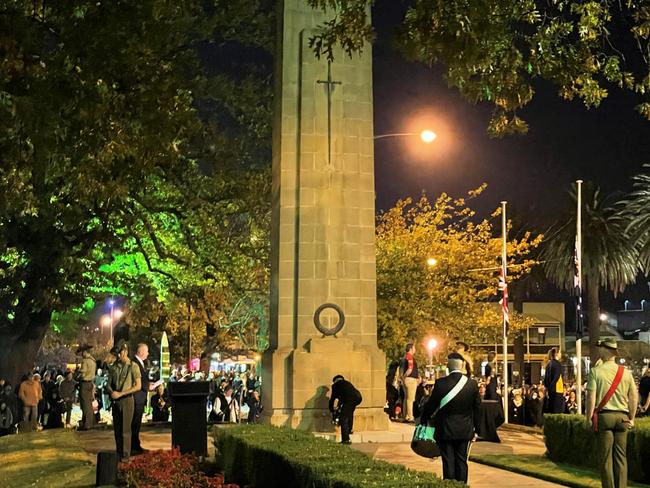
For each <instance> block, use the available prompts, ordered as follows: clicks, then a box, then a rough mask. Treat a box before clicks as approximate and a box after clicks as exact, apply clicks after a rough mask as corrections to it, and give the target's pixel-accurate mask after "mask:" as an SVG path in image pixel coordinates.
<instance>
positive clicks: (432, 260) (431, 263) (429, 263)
mask: <svg viewBox="0 0 650 488" xmlns="http://www.w3.org/2000/svg"><path fill="white" fill-rule="evenodd" d="M436 264H438V260H437V259H436V258H428V259H427V266H435V265H436Z"/></svg>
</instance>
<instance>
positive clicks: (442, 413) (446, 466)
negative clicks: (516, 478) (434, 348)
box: [420, 352, 481, 483]
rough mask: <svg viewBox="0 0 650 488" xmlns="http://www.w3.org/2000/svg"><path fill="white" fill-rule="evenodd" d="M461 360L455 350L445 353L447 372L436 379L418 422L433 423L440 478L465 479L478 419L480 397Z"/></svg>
mask: <svg viewBox="0 0 650 488" xmlns="http://www.w3.org/2000/svg"><path fill="white" fill-rule="evenodd" d="M464 364H465V359H464V358H463V356H461V355H460V354H458V353H456V352H452V353H451V354H449V356H448V357H447V369H448V370H449V374H448V375H447V376H445V377H444V378H440V379H438V380H436V383H435V385H434V386H433V391H432V392H431V396H430V397H429V399H428V400H427V402H426V403H425V404H424V407H423V409H422V415H421V416H420V423H421V424H425V423H428V424H429V425H433V427H435V434H434V439H435V441H436V444H438V447H439V448H440V454H441V456H442V472H443V478H444V479H453V480H458V481H462V482H464V483H467V457H468V454H469V445H470V442H471V441H472V440H473V439H474V437H475V432H476V428H477V426H478V422H479V408H480V406H481V397H480V395H479V391H478V384H477V383H476V381H475V380H472V379H469V378H468V377H467V376H465V375H464V374H463V366H464Z"/></svg>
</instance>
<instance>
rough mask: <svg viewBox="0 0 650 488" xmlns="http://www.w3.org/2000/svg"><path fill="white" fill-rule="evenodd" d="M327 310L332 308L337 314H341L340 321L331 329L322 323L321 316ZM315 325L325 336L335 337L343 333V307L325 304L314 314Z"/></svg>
mask: <svg viewBox="0 0 650 488" xmlns="http://www.w3.org/2000/svg"><path fill="white" fill-rule="evenodd" d="M326 308H331V309H332V310H334V311H335V312H336V313H338V314H339V321H338V322H337V323H336V325H335V326H334V327H332V328H331V329H330V328H328V327H325V326H324V325H323V324H322V323H321V321H320V314H321V313H322V312H323V310H325V309H326ZM314 325H315V326H316V328H317V329H318V331H319V332H321V333H322V334H323V335H325V336H334V335H336V334H338V333H339V332H340V331H341V329H342V328H343V326H344V325H345V314H344V313H343V309H342V308H341V307H339V306H338V305H337V304H336V303H323V304H322V305H321V306H320V307H318V308H317V309H316V311H315V312H314Z"/></svg>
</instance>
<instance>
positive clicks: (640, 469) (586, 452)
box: [544, 414, 650, 483]
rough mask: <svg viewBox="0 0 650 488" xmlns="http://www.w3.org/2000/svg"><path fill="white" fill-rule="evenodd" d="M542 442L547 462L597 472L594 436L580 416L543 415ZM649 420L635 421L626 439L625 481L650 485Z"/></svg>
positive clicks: (597, 464) (596, 452)
mask: <svg viewBox="0 0 650 488" xmlns="http://www.w3.org/2000/svg"><path fill="white" fill-rule="evenodd" d="M544 438H545V442H546V449H547V456H548V458H549V459H550V460H552V461H555V462H559V463H567V464H573V465H576V466H585V467H588V468H591V469H593V470H595V471H597V470H598V469H599V466H600V462H599V460H598V459H597V455H598V451H597V449H596V435H595V434H594V433H593V432H592V431H591V429H590V428H589V426H588V424H587V421H586V420H585V417H584V416H582V415H564V414H562V415H545V416H544ZM648 453H650V418H648V417H646V418H641V419H637V420H636V426H635V428H634V429H633V430H631V431H630V432H629V434H628V436H627V462H628V476H629V479H631V480H634V481H638V482H641V483H650V455H649V454H648Z"/></svg>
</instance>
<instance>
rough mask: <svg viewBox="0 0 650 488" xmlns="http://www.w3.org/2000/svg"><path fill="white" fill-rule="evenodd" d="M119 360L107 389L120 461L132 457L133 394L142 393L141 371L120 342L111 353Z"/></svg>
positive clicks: (113, 368)
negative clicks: (111, 403)
mask: <svg viewBox="0 0 650 488" xmlns="http://www.w3.org/2000/svg"><path fill="white" fill-rule="evenodd" d="M111 353H112V354H114V355H115V356H117V358H118V360H117V361H116V362H115V364H113V366H112V367H111V369H110V372H109V374H108V384H107V385H106V389H107V391H108V393H109V395H110V397H111V400H113V407H112V412H113V430H114V431H115V447H116V451H117V456H118V457H119V459H120V461H125V460H127V459H129V456H130V455H131V422H132V421H133V409H134V403H133V394H134V393H135V392H138V391H140V388H141V381H140V369H139V368H138V367H137V366H136V365H135V364H133V362H132V361H131V360H130V359H129V347H128V345H127V344H126V343H125V342H120V343H119V344H118V345H117V346H115V347H114V348H113V350H112V351H111Z"/></svg>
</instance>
